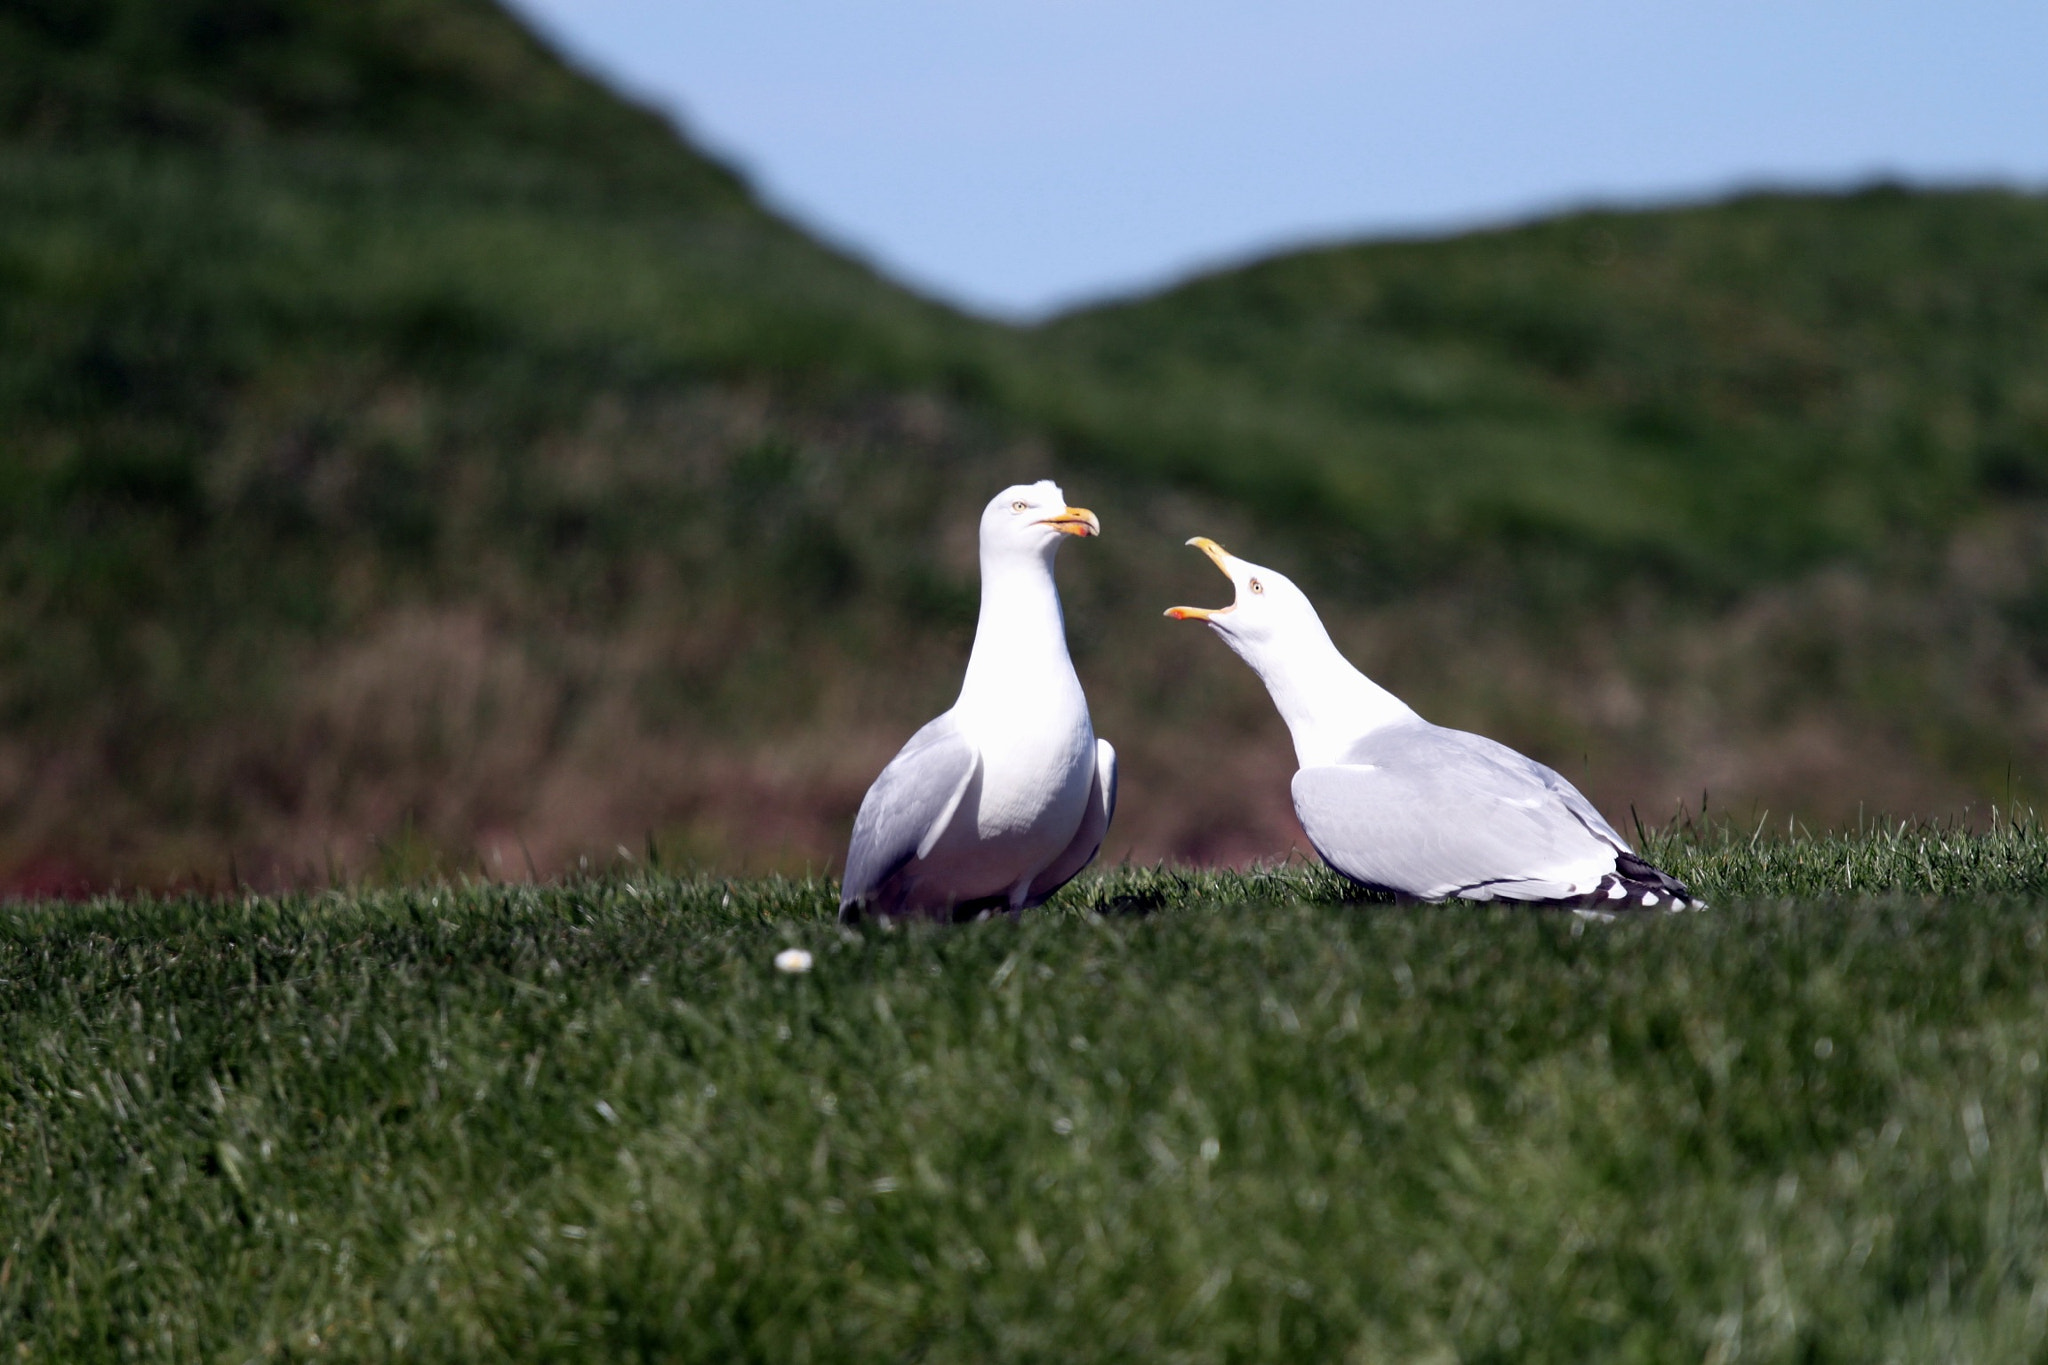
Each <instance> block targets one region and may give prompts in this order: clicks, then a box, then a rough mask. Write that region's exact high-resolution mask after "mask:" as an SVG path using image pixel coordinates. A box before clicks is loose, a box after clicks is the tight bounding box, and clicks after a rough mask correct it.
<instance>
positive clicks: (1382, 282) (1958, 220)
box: [1046, 189, 2048, 585]
mask: <svg viewBox="0 0 2048 1365" xmlns="http://www.w3.org/2000/svg"><path fill="white" fill-rule="evenodd" d="M1046 339H1047V341H1049V342H1050V343H1052V344H1053V345H1054V347H1055V348H1056V349H1057V350H1059V351H1060V352H1061V353H1062V354H1063V355H1064V356H1066V357H1068V358H1069V359H1068V364H1069V365H1070V367H1071V372H1072V373H1073V374H1074V375H1076V376H1078V377H1080V378H1079V381H1078V382H1077V384H1076V386H1075V388H1076V390H1077V391H1078V393H1080V394H1083V395H1085V397H1077V398H1076V399H1075V400H1074V402H1073V405H1072V407H1071V409H1069V410H1068V411H1070V413H1071V416H1070V420H1071V422H1072V424H1073V428H1074V431H1075V433H1076V435H1077V436H1078V437H1080V438H1081V439H1084V440H1087V441H1089V442H1091V444H1092V446H1094V447H1097V448H1100V449H1102V450H1103V451H1105V452H1106V453H1114V454H1115V455H1116V456H1117V457H1118V458H1121V459H1126V460H1138V461H1143V462H1144V463H1145V464H1146V465H1148V466H1149V467H1152V468H1156V469H1159V470H1161V471H1162V472H1170V473H1172V474H1173V475H1175V476H1177V477H1183V478H1190V477H1191V478H1198V479H1200V480H1202V481H1203V482H1204V483H1206V484H1207V485H1209V486H1211V487H1213V488H1216V489H1218V490H1219V491H1227V492H1228V493H1230V494H1231V495H1233V496H1238V497H1244V498H1248V499H1253V500H1256V501H1258V502H1260V503H1261V504H1263V505H1264V506H1267V507H1270V508H1272V509H1274V510H1276V511H1277V510H1287V509H1291V508H1297V507H1298V508H1305V509H1307V508H1313V509H1316V511H1318V512H1319V513H1320V514H1321V515H1323V516H1325V517H1327V518H1331V519H1334V520H1335V521H1337V522H1338V523H1339V524H1340V525H1342V526H1343V527H1344V528H1345V529H1346V530H1347V531H1350V532H1353V533H1355V534H1359V535H1363V536H1366V537H1369V538H1371V539H1372V540H1373V541H1374V542H1375V543H1376V544H1377V545H1378V546H1380V547H1382V548H1383V550H1384V552H1385V554H1386V555H1387V557H1389V558H1393V557H1397V556H1399V555H1401V554H1406V553H1412V551H1413V550H1414V549H1416V548H1418V544H1419V547H1421V548H1427V549H1431V550H1436V551H1439V552H1441V551H1442V550H1444V549H1446V548H1451V549H1456V548H1458V547H1464V546H1469V545H1472V544H1474V543H1485V542H1498V541H1501V540H1504V539H1505V540H1521V541H1538V542H1544V543H1547V544H1550V545H1554V546H1557V547H1560V548H1562V549H1564V550H1566V551H1568V552H1571V553H1576V554H1582V555H1592V556H1599V557H1601V559H1602V560H1603V562H1605V563H1607V564H1609V565H1611V566H1612V567H1614V568H1616V569H1617V570H1625V569H1626V568H1627V567H1628V566H1630V565H1635V566H1639V567H1641V568H1645V569H1651V570H1657V571H1664V572H1671V573H1677V574H1681V575H1685V576H1688V577H1692V578H1695V579H1699V580H1701V581H1704V582H1708V583H1715V584H1724V585H1725V584H1738V585H1740V584H1753V583H1755V582H1757V581H1758V580H1760V579H1768V578H1773V577H1781V576H1783V575H1784V574H1786V573H1787V572H1790V571H1794V570H1797V569H1799V568H1802V567H1806V566H1810V565H1812V564H1814V563H1816V562H1818V561H1821V560H1823V559H1826V558H1829V557H1835V556H1841V555H1869V554H1873V553H1882V552H1885V551H1887V550H1889V549H1890V548H1891V547H1892V546H1893V544H1894V543H1895V541H1896V540H1897V539H1898V538H1899V537H1901V536H1910V537H1916V538H1919V539H1921V540H1923V541H1924V540H1925V539H1927V538H1928V537H1929V536H1930V535H1933V534H1939V533H1941V532H1945V531H1947V530H1949V529H1950V528H1952V527H1953V526H1954V525H1955V524H1956V522H1957V521H1958V520H1959V519H1961V518H1962V517H1964V516H1965V515H1967V514H1968V513H1970V512H1972V511H1975V510H1978V509H1981V508H1982V507H1984V506H1985V505H1986V504H1987V503H1990V502H1994V501H1997V500H2000V499H2007V498H2011V497H2014V496H2028V497H2039V496H2040V495H2041V494H2042V493H2043V492H2044V491H2048V380H2044V378H2043V376H2044V375H2048V200H2043V199H2041V198H2039V197H2028V196H2022V195H2017V194H2012V193H2004V192H1993V191H1985V192H1979V193H1938V194H1937V193H1929V194H1910V193H1905V192H1902V191H1898V190H1893V189H1877V190H1872V191H1869V192H1866V193H1862V194H1855V195H1849V196H1845V197H1813V196H1805V197H1802V196H1789V195H1756V196H1750V197H1746V198H1742V199H1739V200H1735V201H1733V202H1730V203H1725V204H1719V205H1714V206H1711V207H1706V208H1689V209H1677V210H1663V211H1656V212H1641V213H1582V214H1574V215H1571V216H1568V217H1563V218H1558V219H1553V220H1550V221H1546V222H1542V223H1537V224H1534V225H1531V226H1527V227H1520V228H1514V229H1509V230H1503V231H1497V232H1485V233H1476V234H1473V235H1470V236H1465V237H1460V238H1457V239H1454V240H1448V241H1425V242H1400V243H1376V244H1368V245H1361V246H1344V247H1336V248H1330V249H1325V250H1317V251H1310V252H1304V253H1300V254H1296V255H1289V256H1285V257H1281V258H1278V259H1275V260H1270V261H1266V262H1262V263H1260V264H1257V265H1253V266H1250V267H1247V268H1244V269H1238V270H1232V271H1228V272H1225V273H1222V274H1219V275H1216V276H1213V277H1210V278H1205V279H1201V280H1198V281H1195V282H1193V283H1191V284H1188V285H1186V286H1183V287H1181V288H1178V289H1175V290H1172V291H1170V292H1168V293H1166V294H1163V295H1160V296H1158V297H1156V298H1151V299H1144V300H1140V301H1138V302H1135V303H1130V304H1124V305H1117V306H1111V307H1107V308H1102V309H1097V310H1094V311H1091V312H1087V313H1083V314H1081V315H1078V316H1074V317H1069V318H1064V319H1061V320H1058V321H1056V322H1054V323H1053V324H1051V325H1050V326H1049V327H1048V328H1047V329H1046Z"/></svg>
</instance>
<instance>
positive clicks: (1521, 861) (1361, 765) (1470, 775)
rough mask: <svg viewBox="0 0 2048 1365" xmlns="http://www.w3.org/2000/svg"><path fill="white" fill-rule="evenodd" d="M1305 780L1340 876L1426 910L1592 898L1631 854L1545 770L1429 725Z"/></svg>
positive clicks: (1300, 810)
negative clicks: (1431, 903) (1452, 903)
mask: <svg viewBox="0 0 2048 1365" xmlns="http://www.w3.org/2000/svg"><path fill="white" fill-rule="evenodd" d="M1345 760H1346V761H1345V762H1343V763H1340V764H1331V765H1327V766H1320V767H1312V768H1303V769H1302V770H1301V771H1300V772H1298V773H1296V774H1295V776H1294V809H1295V813H1296V814H1297V815H1298V816H1299V817H1300V818H1301V824H1302V828H1303V829H1304V830H1305V831H1306V832H1307V834H1308V837H1309V841H1310V842H1311V843H1313V844H1314V845H1315V847H1316V851H1317V852H1318V853H1320V854H1321V855H1322V856H1323V858H1324V860H1325V861H1326V862H1328V863H1329V864H1330V865H1331V866H1332V867H1334V868H1336V869H1337V870H1338V871H1339V872H1342V873H1344V874H1345V875H1346V876H1348V877H1351V878H1352V879H1354V880H1356V881H1360V882H1363V883H1365V884H1366V885H1368V886H1374V887H1378V888H1381V889H1384V890H1388V891H1394V892H1398V893H1400V894H1402V895H1408V896H1416V897H1420V898H1422V899H1425V900H1440V899H1443V898H1445V897H1449V896H1462V897H1466V898H1468V899H1473V900H1492V899H1495V898H1501V899H1507V900H1563V899H1568V898H1571V897H1578V896H1585V895H1587V894H1589V893H1591V892H1593V891H1594V890H1595V889H1596V888H1598V887H1599V886H1600V885H1601V879H1602V878H1603V877H1606V876H1608V875H1609V874H1612V873H1613V872H1614V871H1615V867H1616V859H1617V856H1618V855H1619V854H1622V853H1625V852H1627V848H1628V846H1627V845H1626V844H1625V843H1623V842H1622V839H1621V837H1620V836H1619V835H1618V834H1616V833H1615V832H1614V830H1613V828H1612V827H1611V826H1609V825H1608V823H1607V822H1606V821H1605V820H1603V819H1601V817H1600V813H1599V812H1598V811H1596V810H1595V809H1593V806H1592V804H1591V803H1590V802H1588V801H1587V800H1586V798H1585V797H1584V796H1582V795H1580V793H1579V792H1578V790H1577V789H1576V788H1575V787H1573V786H1572V785H1571V783H1569V782H1567V781H1565V779H1564V778H1563V777H1561V776H1560V775H1559V774H1557V773H1556V772H1555V771H1553V770H1552V769H1550V768H1547V767H1545V766H1544V765H1543V764H1541V763H1538V762H1536V761H1535V760H1533V759H1530V758H1527V757H1525V756H1523V755H1521V754H1518V753H1516V752H1515V751H1514V750H1513V749H1510V748H1508V747H1507V746H1506V745H1503V744H1497V743H1495V742H1494V741H1492V740H1490V739H1486V738H1484V737H1483V736H1480V735H1472V734H1467V733H1465V732H1464V731H1461V730H1446V729H1444V728H1442V727H1440V726H1435V725H1430V724H1428V723H1427V722H1423V721H1417V722H1414V723H1413V724H1402V725H1394V726H1388V727H1386V728H1385V729H1383V730H1379V731H1376V732H1374V733H1373V734H1371V735H1368V736H1366V737H1365V738H1364V739H1362V740H1360V741H1359V742H1358V743H1357V744H1356V745H1354V746H1352V749H1351V751H1350V752H1349V753H1347V754H1346V755H1345Z"/></svg>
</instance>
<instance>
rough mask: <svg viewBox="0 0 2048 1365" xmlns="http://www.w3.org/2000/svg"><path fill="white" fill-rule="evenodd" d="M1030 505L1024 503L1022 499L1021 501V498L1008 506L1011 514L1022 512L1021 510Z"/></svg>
mask: <svg viewBox="0 0 2048 1365" xmlns="http://www.w3.org/2000/svg"><path fill="white" fill-rule="evenodd" d="M1030 505H1031V504H1030V503H1028V502H1026V501H1024V499H1022V498H1019V499H1017V500H1016V501H1015V502H1013V503H1011V504H1010V510H1011V511H1012V512H1021V511H1023V510H1024V509H1025V508H1027V507H1029V506H1030Z"/></svg>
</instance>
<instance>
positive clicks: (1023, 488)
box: [981, 479, 1102, 559]
mask: <svg viewBox="0 0 2048 1365" xmlns="http://www.w3.org/2000/svg"><path fill="white" fill-rule="evenodd" d="M1101 532H1102V523H1101V522H1099V521H1097V520H1096V519H1095V514H1094V513H1093V512H1091V511H1089V510H1088V509H1087V508H1085V507H1069V506H1067V495H1066V494H1065V493H1062V492H1060V486H1059V485H1058V484H1056V483H1054V482H1053V481H1052V480H1051V479H1040V480H1039V481H1038V482H1037V483H1020V484H1017V485H1015V486H1014V487H1010V488H1005V489H1004V490H1003V491H1002V492H1000V493H998V494H996V495H995V497H993V498H991V499H990V500H989V504H988V506H987V507H984V508H983V509H982V510H981V554H982V558H983V559H987V558H988V557H989V556H990V555H991V554H995V555H1002V556H1004V557H1008V556H1009V555H1013V554H1032V555H1040V556H1043V557H1045V558H1047V559H1050V558H1051V557H1052V552H1053V550H1054V548H1056V547H1057V546H1058V545H1059V543H1060V541H1061V539H1062V538H1064V537H1066V536H1093V535H1100V534H1101Z"/></svg>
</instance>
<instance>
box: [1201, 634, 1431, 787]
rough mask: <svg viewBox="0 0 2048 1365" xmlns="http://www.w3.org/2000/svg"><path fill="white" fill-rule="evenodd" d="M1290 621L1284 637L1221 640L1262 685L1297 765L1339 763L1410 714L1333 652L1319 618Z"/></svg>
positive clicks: (1225, 636)
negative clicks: (1356, 746)
mask: <svg viewBox="0 0 2048 1365" xmlns="http://www.w3.org/2000/svg"><path fill="white" fill-rule="evenodd" d="M1294 624H1295V626H1296V628H1295V629H1293V630H1291V631H1289V632H1288V633H1287V635H1286V637H1285V638H1284V639H1278V640H1275V639H1271V638H1268V639H1264V640H1258V641H1252V640H1240V639H1238V638H1237V637H1235V636H1234V635H1231V634H1229V633H1227V632H1224V633H1223V639H1224V641H1225V642H1226V643H1227V644H1229V646H1230V647H1231V648H1232V649H1234V650H1236V651H1237V653H1238V656H1239V657H1240V658H1242V659H1243V660H1244V661H1245V662H1246V663H1248V664H1250V665H1251V666H1252V671H1253V672H1255V673H1257V674H1258V675H1259V679H1260V681H1262V682H1264V683H1265V684H1266V691H1267V692H1268V693H1269V694H1270V695H1271V696H1272V698H1273V705H1274V706H1275V707H1277V708H1278V709H1279V712H1280V719H1282V720H1284V721H1286V722H1287V730H1288V733H1289V734H1290V735H1292V736H1293V737H1294V757H1295V760H1296V762H1298V763H1299V764H1300V765H1301V766H1302V767H1304V768H1313V767H1319V766H1321V765H1323V764H1328V763H1337V762H1341V761H1342V760H1343V758H1344V754H1345V751H1346V750H1348V749H1350V747H1351V746H1352V745H1353V744H1355V743H1357V742H1358V741H1359V740H1360V739H1361V738H1363V737H1364V736H1366V735H1369V734H1371V733H1372V732H1373V731H1375V730H1378V729H1380V728H1381V727H1382V726H1386V725H1391V724H1393V723H1394V722H1396V721H1401V720H1412V719H1414V718H1415V712H1414V711H1413V710H1411V709H1410V708H1409V706H1408V704H1407V703H1406V702H1404V701H1402V700H1401V699H1400V698H1399V697H1397V696H1395V695H1394V694H1393V693H1391V692H1389V691H1387V689H1386V688H1384V687H1381V686H1380V685H1379V684H1378V683H1376V682H1374V681H1373V680H1372V679H1371V678H1368V677H1366V676H1365V674H1363V673H1361V672H1359V671H1358V670H1357V669H1356V668H1353V667H1352V666H1351V661H1350V660H1348V659H1346V658H1345V657H1344V656H1343V655H1342V654H1340V653H1338V652H1337V645H1336V643H1335V642H1334V641H1333V640H1331V639H1330V633H1329V632H1328V631H1327V630H1325V629H1324V628H1323V624H1322V622H1321V621H1318V620H1313V619H1311V620H1310V621H1308V622H1300V623H1294Z"/></svg>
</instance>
